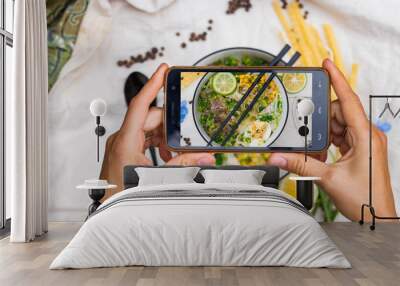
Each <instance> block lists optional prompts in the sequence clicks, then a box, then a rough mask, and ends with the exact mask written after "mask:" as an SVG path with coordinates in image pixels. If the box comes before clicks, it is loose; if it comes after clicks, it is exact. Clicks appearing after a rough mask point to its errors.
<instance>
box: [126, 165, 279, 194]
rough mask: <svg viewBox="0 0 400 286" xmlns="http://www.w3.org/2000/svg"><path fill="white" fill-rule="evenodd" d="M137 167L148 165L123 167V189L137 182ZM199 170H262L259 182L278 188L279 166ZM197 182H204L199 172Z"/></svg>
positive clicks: (204, 168)
mask: <svg viewBox="0 0 400 286" xmlns="http://www.w3.org/2000/svg"><path fill="white" fill-rule="evenodd" d="M137 167H148V166H140V165H129V166H125V168H124V189H128V188H133V187H136V186H137V185H138V183H139V176H138V174H137V173H136V171H135V168H137ZM199 167H200V168H201V170H208V169H219V170H263V171H265V175H264V177H263V179H262V182H261V184H262V185H263V186H265V187H271V188H275V189H278V187H279V168H277V167H274V166H219V167H215V166H199ZM154 168H182V166H157V167H154ZM194 180H195V181H196V182H197V183H204V178H203V176H202V175H201V174H200V172H199V173H198V174H197V176H196V177H195V178H194Z"/></svg>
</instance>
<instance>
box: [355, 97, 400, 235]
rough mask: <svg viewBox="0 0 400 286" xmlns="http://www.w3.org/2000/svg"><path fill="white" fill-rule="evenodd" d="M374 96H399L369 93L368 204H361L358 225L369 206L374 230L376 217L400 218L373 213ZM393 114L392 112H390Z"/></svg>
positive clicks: (385, 218)
mask: <svg viewBox="0 0 400 286" xmlns="http://www.w3.org/2000/svg"><path fill="white" fill-rule="evenodd" d="M374 98H385V99H389V98H400V95H370V96H369V182H368V191H369V199H368V204H362V205H361V219H360V221H359V223H360V225H363V224H364V209H365V208H369V211H370V213H371V216H372V223H371V225H370V226H369V228H370V229H371V230H375V224H376V219H382V220H393V219H400V217H397V216H396V217H384V216H379V215H377V214H376V213H375V208H374V206H373V204H372V102H373V99H374ZM392 115H393V114H392Z"/></svg>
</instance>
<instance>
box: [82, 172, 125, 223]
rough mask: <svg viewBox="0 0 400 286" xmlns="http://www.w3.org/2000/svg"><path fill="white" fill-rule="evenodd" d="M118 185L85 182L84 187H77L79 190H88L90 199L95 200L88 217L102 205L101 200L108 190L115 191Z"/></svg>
mask: <svg viewBox="0 0 400 286" xmlns="http://www.w3.org/2000/svg"><path fill="white" fill-rule="evenodd" d="M116 187H117V185H111V184H109V183H108V182H107V180H97V179H91V180H85V183H84V184H83V185H79V186H76V188H77V189H81V190H88V194H89V197H90V198H91V199H92V200H93V202H92V204H91V205H90V206H89V208H88V216H90V215H91V214H92V213H94V212H95V211H96V210H97V208H98V207H99V206H100V205H101V202H100V200H101V199H102V198H103V197H104V195H105V193H106V190H107V189H114V188H116Z"/></svg>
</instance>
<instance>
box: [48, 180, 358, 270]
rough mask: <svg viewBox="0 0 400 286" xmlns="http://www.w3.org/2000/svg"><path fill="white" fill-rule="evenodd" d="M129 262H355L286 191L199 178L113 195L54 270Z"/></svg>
mask: <svg viewBox="0 0 400 286" xmlns="http://www.w3.org/2000/svg"><path fill="white" fill-rule="evenodd" d="M128 265H145V266H194V265H198V266H200V265H201V266H206V265H214V266H244V265H246V266H293V267H332V268H350V267H351V266H350V263H349V262H348V261H347V259H346V258H345V257H344V255H343V254H342V253H341V251H340V250H338V249H337V247H336V246H335V244H334V243H333V242H332V241H331V240H330V238H329V237H328V236H327V235H326V233H325V232H324V231H323V230H322V228H321V227H320V225H319V224H318V223H317V221H316V220H315V219H314V218H313V217H311V216H310V215H309V214H308V212H307V210H305V209H304V208H302V206H301V204H300V203H298V202H297V201H296V200H294V199H292V198H290V197H289V196H288V195H286V194H284V193H283V192H281V191H279V190H276V189H274V188H269V187H264V186H256V185H244V184H242V185H240V184H198V183H191V184H175V185H162V186H138V187H133V188H129V189H126V190H125V191H123V192H121V193H119V194H116V195H114V196H113V197H111V198H109V199H108V200H107V201H106V202H104V203H103V204H102V205H101V206H100V207H99V209H98V211H96V213H95V214H94V215H92V216H91V217H90V218H89V219H88V220H87V221H86V222H85V224H84V225H83V226H82V228H81V229H80V230H79V232H78V233H77V234H76V236H75V237H74V238H73V239H72V241H71V242H70V243H69V244H68V246H67V247H66V248H65V249H64V250H63V251H62V252H61V253H60V255H59V256H58V257H57V258H56V259H55V260H54V261H53V263H52V264H51V266H50V269H64V268H91V267H115V266H128Z"/></svg>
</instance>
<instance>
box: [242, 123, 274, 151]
mask: <svg viewBox="0 0 400 286" xmlns="http://www.w3.org/2000/svg"><path fill="white" fill-rule="evenodd" d="M271 133H272V129H271V125H270V124H269V123H268V122H265V121H260V120H255V121H253V122H251V123H250V124H249V125H247V127H246V128H244V129H243V132H242V133H241V134H240V135H239V141H240V143H242V144H243V145H244V146H249V147H266V143H267V140H268V138H269V137H270V136H271Z"/></svg>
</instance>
